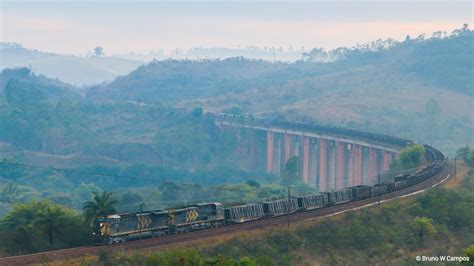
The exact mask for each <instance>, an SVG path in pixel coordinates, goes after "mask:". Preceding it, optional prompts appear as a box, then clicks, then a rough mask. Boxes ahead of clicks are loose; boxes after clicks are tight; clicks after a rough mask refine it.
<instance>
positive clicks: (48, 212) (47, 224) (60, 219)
mask: <svg viewBox="0 0 474 266" xmlns="http://www.w3.org/2000/svg"><path fill="white" fill-rule="evenodd" d="M65 220H66V213H65V212H64V211H63V210H62V209H61V208H58V207H54V206H48V207H46V209H43V210H40V211H39V212H38V214H37V217H36V219H35V223H36V224H38V225H39V226H41V227H42V228H43V229H44V232H45V234H46V235H47V236H48V241H49V244H50V245H51V246H52V245H53V239H54V236H55V235H59V234H60V233H61V229H62V227H63V226H64V224H65Z"/></svg>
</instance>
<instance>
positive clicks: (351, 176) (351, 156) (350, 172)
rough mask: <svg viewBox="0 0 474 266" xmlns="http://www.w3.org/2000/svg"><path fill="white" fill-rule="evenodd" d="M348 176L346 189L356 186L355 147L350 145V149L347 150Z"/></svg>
mask: <svg viewBox="0 0 474 266" xmlns="http://www.w3.org/2000/svg"><path fill="white" fill-rule="evenodd" d="M345 162H346V165H347V168H346V169H347V170H346V173H347V174H346V176H347V183H346V187H351V186H354V183H355V182H354V145H352V144H348V149H347V150H346V160H345Z"/></svg>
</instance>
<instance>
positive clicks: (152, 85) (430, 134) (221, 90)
mask: <svg viewBox="0 0 474 266" xmlns="http://www.w3.org/2000/svg"><path fill="white" fill-rule="evenodd" d="M473 43H474V34H473V32H472V31H469V30H468V29H465V28H463V29H460V30H455V31H454V32H453V34H452V35H451V36H447V37H444V38H441V37H433V38H429V39H415V40H411V39H407V40H406V41H404V42H390V43H383V42H382V43H380V42H375V43H372V44H371V45H368V46H366V47H359V48H352V49H349V48H340V49H337V50H335V51H334V52H333V53H335V54H337V55H338V57H337V58H339V59H337V60H335V61H332V62H329V63H318V62H313V60H312V59H314V58H318V57H321V54H320V53H321V50H318V49H315V50H313V51H312V52H310V53H308V54H306V55H305V60H304V61H298V62H295V63H283V62H276V63H270V62H265V61H257V60H247V59H243V58H233V59H226V60H205V61H176V60H170V61H158V62H153V63H150V64H148V65H145V66H142V67H140V68H138V69H137V70H135V71H133V72H131V73H130V74H129V75H126V76H123V77H120V78H118V79H116V80H115V81H114V82H112V83H109V84H105V85H102V86H97V87H94V88H92V89H90V90H89V91H88V93H87V97H88V99H90V100H93V101H98V102H104V101H105V102H124V101H140V102H144V103H150V104H156V103H158V102H159V103H166V104H171V105H177V106H180V107H190V106H202V107H203V108H205V109H211V110H215V111H222V110H225V109H228V108H229V107H231V106H239V107H240V108H241V109H243V111H245V112H248V113H258V114H262V115H266V114H268V115H277V114H283V115H285V116H286V117H287V118H291V119H305V120H316V121H320V122H324V123H331V124H339V125H342V126H346V127H352V128H359V129H366V130H371V131H379V132H380V131H381V132H383V133H389V134H394V135H399V136H404V137H407V138H410V139H414V140H417V141H422V142H430V143H432V144H434V145H438V146H439V147H440V148H441V149H445V148H446V149H447V150H446V151H447V152H451V150H450V147H453V146H454V147H455V146H459V145H463V144H465V143H470V142H471V141H472V132H473V126H472V125H473V124H474V121H473V117H472V115H471V113H472V112H469V111H468V110H472V108H473V107H472V106H473V105H472V100H473V98H472V96H473V90H472V88H473V83H472V77H473V76H474V66H473V61H472V60H471V59H472V58H473V57H474V49H473V48H474V47H473ZM315 61H317V60H315ZM435 120H436V121H435Z"/></svg>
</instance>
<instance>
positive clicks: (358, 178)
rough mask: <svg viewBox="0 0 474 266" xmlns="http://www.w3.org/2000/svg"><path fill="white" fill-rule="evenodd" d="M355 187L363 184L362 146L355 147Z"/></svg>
mask: <svg viewBox="0 0 474 266" xmlns="http://www.w3.org/2000/svg"><path fill="white" fill-rule="evenodd" d="M353 153H354V156H353V160H354V185H356V186H358V185H360V184H362V168H363V166H362V147H361V146H360V145H357V144H355V145H354V152H353Z"/></svg>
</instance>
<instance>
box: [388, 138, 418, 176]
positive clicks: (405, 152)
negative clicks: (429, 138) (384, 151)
mask: <svg viewBox="0 0 474 266" xmlns="http://www.w3.org/2000/svg"><path fill="white" fill-rule="evenodd" d="M425 152H426V151H425V147H424V146H423V145H421V144H416V145H411V146H409V147H406V148H403V149H402V150H401V151H400V155H399V156H398V158H397V159H395V160H393V161H392V162H391V164H390V169H391V170H406V169H413V168H415V167H418V166H419V165H420V164H422V163H423V162H425Z"/></svg>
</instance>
